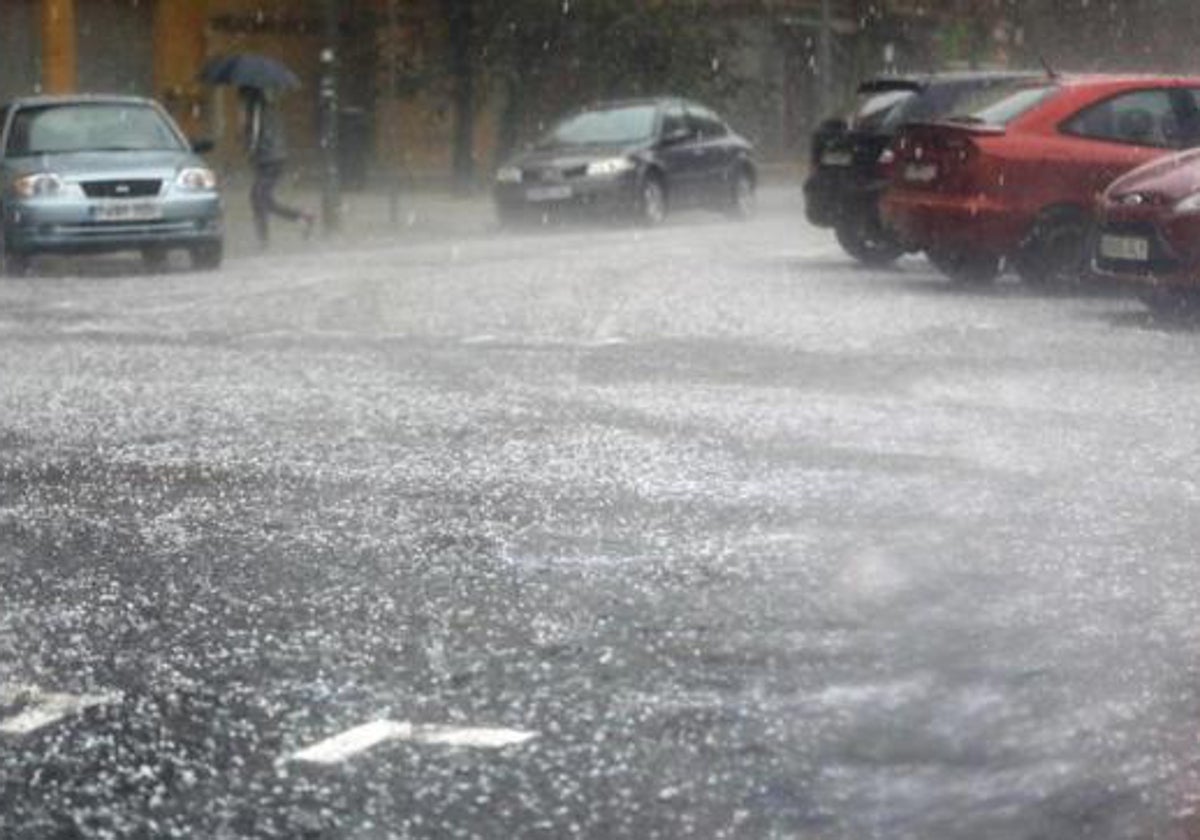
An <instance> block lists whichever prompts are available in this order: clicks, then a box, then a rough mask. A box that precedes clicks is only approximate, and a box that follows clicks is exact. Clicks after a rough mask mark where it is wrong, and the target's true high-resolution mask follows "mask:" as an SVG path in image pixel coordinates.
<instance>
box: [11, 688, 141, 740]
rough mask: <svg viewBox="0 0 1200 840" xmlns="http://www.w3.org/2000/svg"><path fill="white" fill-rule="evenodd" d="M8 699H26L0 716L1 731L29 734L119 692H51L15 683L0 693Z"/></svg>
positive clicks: (116, 698) (105, 701)
mask: <svg viewBox="0 0 1200 840" xmlns="http://www.w3.org/2000/svg"><path fill="white" fill-rule="evenodd" d="M0 697H2V698H3V699H7V700H8V702H9V703H21V702H23V703H26V704H27V708H25V709H22V710H21V711H20V712H18V713H17V714H15V715H13V716H12V717H9V718H5V719H4V720H0V735H12V736H18V737H19V736H22V735H31V734H32V733H34V732H37V731H38V730H39V729H44V728H45V727H47V726H50V725H51V724H55V723H58V722H59V721H60V720H63V719H64V718H67V717H70V716H71V715H77V714H79V713H81V712H84V711H87V710H88V709H91V708H94V707H96V706H106V705H109V704H111V703H116V702H118V701H119V700H120V695H118V694H79V695H75V694H54V693H50V692H44V691H42V690H41V689H39V688H37V687H35V686H18V687H15V688H14V689H12V690H10V691H7V692H4V694H3V695H0Z"/></svg>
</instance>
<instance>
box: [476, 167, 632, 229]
mask: <svg viewBox="0 0 1200 840" xmlns="http://www.w3.org/2000/svg"><path fill="white" fill-rule="evenodd" d="M639 183H640V179H639V177H638V175H637V174H636V173H632V172H631V173H627V174H625V175H621V176H618V177H615V178H577V179H573V180H570V181H566V182H563V183H554V184H541V183H539V184H496V185H495V187H494V188H493V190H492V197H493V200H494V201H495V204H496V210H497V212H499V213H500V215H501V216H504V217H506V218H513V217H528V218H531V219H533V218H538V217H540V216H543V215H549V214H553V215H558V214H571V213H579V214H589V215H615V214H620V213H628V212H630V211H632V210H634V209H636V207H637V199H638V184H639Z"/></svg>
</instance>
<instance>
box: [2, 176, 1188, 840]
mask: <svg viewBox="0 0 1200 840" xmlns="http://www.w3.org/2000/svg"><path fill="white" fill-rule="evenodd" d="M763 205H764V206H763V209H762V213H761V214H760V216H759V218H758V219H756V220H755V221H754V222H751V223H748V224H737V223H730V222H726V221H724V220H722V219H720V218H719V217H709V216H704V215H696V216H692V217H688V218H682V219H678V220H675V221H673V222H672V223H671V224H670V225H668V226H667V227H666V228H664V229H660V230H655V231H651V232H641V231H636V230H631V229H628V228H601V229H579V228H567V229H564V230H556V231H552V232H549V233H540V232H524V233H519V234H512V235H500V234H498V233H495V232H491V231H487V230H482V229H480V230H468V231H466V232H465V233H463V234H462V235H455V234H453V233H449V232H446V233H444V234H443V235H438V236H429V237H412V236H409V237H407V238H405V239H404V241H402V242H392V241H388V240H386V239H379V238H372V239H369V240H368V241H364V242H360V243H357V244H354V245H350V244H342V245H340V246H338V247H336V248H335V249H333V250H332V251H327V250H322V249H321V248H320V246H318V245H316V244H311V245H305V246H297V247H294V248H285V247H282V245H281V246H280V247H279V249H278V250H277V252H276V253H275V254H274V255H273V256H271V257H263V256H254V255H249V254H241V255H238V256H236V257H235V258H234V259H232V260H231V261H230V262H229V263H228V265H227V267H226V268H225V269H224V270H223V271H221V272H220V273H217V274H209V275H203V274H193V273H190V272H189V271H186V270H182V269H180V270H176V271H173V272H171V273H170V274H167V275H165V276H153V275H148V274H144V273H141V272H140V270H139V269H138V268H137V266H136V264H134V263H125V262H121V261H116V262H110V263H105V264H103V265H101V266H83V267H81V266H78V265H74V264H65V265H64V264H58V263H50V264H48V265H46V266H43V274H42V276H39V277H35V278H30V279H22V280H7V281H4V282H3V283H0V584H2V588H0V837H2V838H4V840H44V839H45V838H53V840H60V839H63V840H65V838H89V840H90V838H152V839H153V840H157V838H217V839H218V840H224V838H267V837H278V838H319V839H320V840H327V839H329V840H332V839H333V838H354V840H368V839H369V840H376V838H379V839H380V840H382V839H383V838H456V837H463V838H467V837H480V838H564V837H581V838H610V837H612V838H753V839H754V840H757V838H847V840H848V839H849V838H887V840H893V838H913V840H917V838H921V840H927V838H974V839H975V840H986V839H987V838H997V840H999V838H1005V840H1009V838H1059V837H1062V838H1067V837H1071V838H1073V837H1081V836H1088V837H1093V838H1149V837H1163V838H1186V837H1192V836H1195V834H1194V832H1196V831H1197V830H1198V829H1197V828H1196V826H1195V822H1194V820H1193V817H1192V814H1193V812H1194V811H1195V810H1196V809H1197V808H1198V807H1200V738H1198V737H1197V733H1198V732H1200V567H1198V566H1197V555H1198V551H1197V537H1198V536H1200V526H1197V524H1196V521H1197V520H1196V510H1197V502H1198V500H1200V486H1198V484H1197V482H1198V481H1200V472H1198V470H1197V467H1198V466H1200V458H1198V456H1197V443H1196V442H1197V439H1198V435H1197V430H1198V424H1197V419H1196V418H1197V417H1200V389H1197V387H1196V385H1197V382H1198V380H1200V372H1198V371H1200V365H1198V362H1200V328H1197V327H1194V326H1192V325H1189V324H1182V323H1161V322H1156V321H1155V320H1153V319H1151V318H1149V317H1148V316H1146V315H1145V314H1143V313H1142V311H1141V309H1140V307H1139V306H1138V305H1136V304H1135V303H1132V302H1131V301H1128V300H1126V299H1124V298H1122V297H1120V296H1118V295H1114V294H1111V293H1105V294H1095V295H1090V296H1066V295H1055V296H1047V295H1037V294H1032V293H1029V292H1027V291H1025V290H1023V289H1021V288H1020V287H1018V286H1016V285H1014V284H1011V283H1004V284H1002V285H1000V286H998V287H997V288H995V289H991V290H973V291H972V290H956V289H952V288H950V287H948V286H946V285H945V284H943V283H942V281H940V280H939V279H938V278H937V277H935V276H934V275H933V274H932V273H931V272H930V271H929V269H927V267H926V266H925V264H924V263H923V262H922V261H920V260H906V261H904V262H902V263H901V265H900V267H899V268H898V269H895V270H883V271H868V270H862V269H858V268H856V267H854V266H853V265H852V264H851V263H850V262H849V261H848V259H846V258H844V257H843V256H842V255H841V254H840V252H839V251H838V250H837V248H836V246H834V245H833V244H832V242H831V237H829V236H828V235H827V234H825V233H824V232H821V231H815V230H812V229H810V228H808V227H806V226H805V225H804V223H803V222H802V221H801V219H802V215H801V208H800V205H799V202H798V199H797V197H796V191H795V189H794V188H793V189H775V190H768V191H767V192H766V193H765V195H764V198H763ZM378 720H389V721H393V722H398V723H400V724H402V725H403V724H407V723H412V724H415V725H417V726H418V727H420V726H426V725H428V726H453V727H464V728H467V729H465V730H464V731H466V732H467V733H470V732H474V731H475V730H473V729H471V728H473V727H491V728H504V729H506V730H513V731H515V732H519V733H524V735H530V734H535V735H536V737H533V738H532V739H530V740H526V741H523V742H521V743H511V744H509V745H507V746H500V747H497V746H495V745H486V744H484V745H481V744H475V745H472V746H466V747H464V746H454V745H453V744H449V743H446V742H445V741H447V740H452V739H449V738H448V739H443V740H442V741H439V740H438V739H437V738H427V739H425V740H424V741H422V740H421V739H420V738H409V737H392V738H388V739H386V740H382V741H381V742H380V743H377V744H375V745H374V746H373V747H372V748H370V749H364V750H362V751H361V752H357V753H354V754H353V755H348V756H345V757H343V758H341V759H337V758H335V759H334V760H331V761H329V762H328V763H313V762H306V761H303V760H297V753H298V752H299V751H300V750H303V749H305V748H308V747H311V746H314V745H321V744H322V743H323V742H324V739H327V738H330V737H331V736H336V735H338V734H339V733H343V732H346V731H347V730H351V729H353V728H354V727H358V726H360V725H362V724H366V723H369V722H371V721H378ZM429 731H433V730H429ZM464 737H470V736H469V735H467V736H464Z"/></svg>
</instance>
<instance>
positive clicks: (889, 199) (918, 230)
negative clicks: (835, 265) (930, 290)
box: [881, 190, 1030, 256]
mask: <svg viewBox="0 0 1200 840" xmlns="http://www.w3.org/2000/svg"><path fill="white" fill-rule="evenodd" d="M881 211H882V216H883V223H884V224H885V225H886V226H887V227H888V228H890V229H891V230H893V231H895V233H896V235H897V236H898V237H899V238H900V240H901V241H902V242H903V243H904V244H905V245H906V246H907V247H909V248H911V249H913V250H923V251H930V250H945V251H965V250H969V251H972V252H976V253H988V254H995V255H997V256H1003V255H1006V254H1011V253H1014V252H1015V251H1016V250H1017V248H1018V246H1019V245H1020V244H1021V241H1022V240H1023V239H1024V237H1025V235H1026V232H1027V231H1028V229H1029V224H1030V222H1029V219H1028V218H1026V216H1025V214H1024V213H1022V212H1020V211H1018V210H1015V209H1013V208H1012V207H1008V206H1005V205H1003V204H1000V203H999V202H996V201H994V200H992V199H989V198H988V197H986V196H977V195H973V196H962V195H938V194H936V193H925V192H918V191H914V190H890V191H888V192H887V193H885V195H884V198H883V201H882V204H881Z"/></svg>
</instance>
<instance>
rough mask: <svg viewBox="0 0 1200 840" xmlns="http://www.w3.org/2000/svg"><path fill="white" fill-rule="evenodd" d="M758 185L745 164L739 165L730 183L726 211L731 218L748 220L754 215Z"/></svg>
mask: <svg viewBox="0 0 1200 840" xmlns="http://www.w3.org/2000/svg"><path fill="white" fill-rule="evenodd" d="M757 192H758V185H757V184H756V183H755V182H754V175H753V174H751V172H750V170H749V169H747V168H746V167H745V166H741V167H738V170H737V171H736V172H735V173H734V174H733V180H732V181H730V183H729V198H728V204H727V205H726V208H725V213H726V215H728V216H729V217H730V218H733V219H741V220H743V221H744V220H746V219H749V218H751V217H752V216H753V215H754V211H755V210H756V209H757V205H758V195H757Z"/></svg>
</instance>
